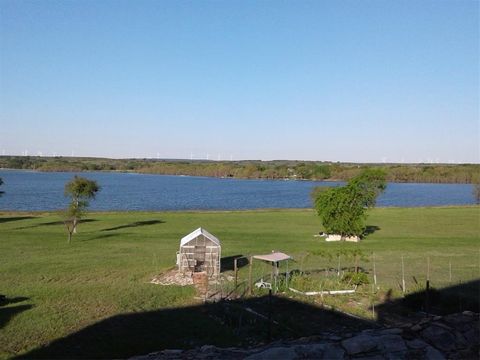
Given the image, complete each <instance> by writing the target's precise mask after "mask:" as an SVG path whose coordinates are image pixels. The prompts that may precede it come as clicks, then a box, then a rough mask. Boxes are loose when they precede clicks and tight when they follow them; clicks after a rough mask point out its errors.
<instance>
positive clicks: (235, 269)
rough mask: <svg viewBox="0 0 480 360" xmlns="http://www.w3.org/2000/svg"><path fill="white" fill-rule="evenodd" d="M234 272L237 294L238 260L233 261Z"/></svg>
mask: <svg viewBox="0 0 480 360" xmlns="http://www.w3.org/2000/svg"><path fill="white" fill-rule="evenodd" d="M233 270H234V271H235V292H237V282H238V267H237V258H235V259H233Z"/></svg>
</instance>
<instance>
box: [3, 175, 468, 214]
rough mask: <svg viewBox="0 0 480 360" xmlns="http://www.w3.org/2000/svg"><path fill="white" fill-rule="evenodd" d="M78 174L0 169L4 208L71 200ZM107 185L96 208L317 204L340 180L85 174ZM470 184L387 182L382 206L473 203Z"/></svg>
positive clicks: (25, 208) (46, 207)
mask: <svg viewBox="0 0 480 360" xmlns="http://www.w3.org/2000/svg"><path fill="white" fill-rule="evenodd" d="M74 175H75V173H42V172H34V171H15V170H0V177H1V178H2V179H3V181H4V185H2V187H1V189H2V190H3V191H5V194H4V195H3V196H2V197H0V210H22V211H36V210H57V209H60V208H62V207H64V206H65V205H66V203H67V200H66V199H65V198H64V196H63V188H64V186H65V183H66V182H67V181H69V180H70V179H71V178H72V177H73V176H74ZM80 175H81V176H84V177H87V178H89V179H93V180H96V181H98V183H99V185H100V186H101V187H102V189H101V191H100V192H99V194H98V196H97V198H96V199H95V200H94V201H92V202H91V204H90V205H91V209H92V210H193V209H210V210H213V209H218V210H229V209H232V210H233V209H259V208H307V207H312V205H311V202H310V197H309V194H310V192H311V190H312V188H313V187H315V186H338V185H341V183H333V182H315V181H282V180H240V179H216V178H206V177H193V176H164V175H143V174H132V173H101V172H89V173H81V174H80ZM472 188H473V187H472V185H470V184H394V183H391V184H388V186H387V190H386V191H385V193H384V194H382V195H381V196H380V198H379V199H378V202H377V205H378V206H401V207H410V206H438V205H466V204H474V197H473V193H472Z"/></svg>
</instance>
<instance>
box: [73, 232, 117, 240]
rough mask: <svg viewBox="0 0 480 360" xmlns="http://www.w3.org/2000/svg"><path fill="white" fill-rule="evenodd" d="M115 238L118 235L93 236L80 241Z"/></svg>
mask: <svg viewBox="0 0 480 360" xmlns="http://www.w3.org/2000/svg"><path fill="white" fill-rule="evenodd" d="M115 236H118V234H102V235H97V236H93V237H91V238H88V239H83V240H82V241H93V240H100V239H107V238H111V237H115Z"/></svg>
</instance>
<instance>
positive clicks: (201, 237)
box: [177, 228, 222, 276]
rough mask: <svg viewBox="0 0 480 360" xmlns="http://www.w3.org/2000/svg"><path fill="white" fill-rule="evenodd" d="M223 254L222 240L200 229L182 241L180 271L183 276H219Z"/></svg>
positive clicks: (178, 260)
mask: <svg viewBox="0 0 480 360" xmlns="http://www.w3.org/2000/svg"><path fill="white" fill-rule="evenodd" d="M221 253H222V247H221V245H220V240H218V238H216V237H215V236H213V235H212V234H210V233H209V232H208V231H207V230H205V229H202V228H198V229H197V230H195V231H193V232H191V233H190V234H188V235H187V236H184V237H183V238H182V239H181V240H180V251H179V252H178V253H177V266H178V270H179V271H180V272H181V273H183V274H185V273H195V272H206V273H207V275H208V276H218V275H219V274H220V258H221Z"/></svg>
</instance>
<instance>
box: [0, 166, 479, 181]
mask: <svg viewBox="0 0 480 360" xmlns="http://www.w3.org/2000/svg"><path fill="white" fill-rule="evenodd" d="M1 171H6V172H10V171H19V172H30V173H39V174H41V173H44V174H52V173H60V174H65V173H72V174H81V173H87V174H89V173H90V174H91V173H101V174H134V175H155V176H176V177H194V178H206V179H220V180H255V181H310V182H318V183H322V182H333V183H342V182H343V183H345V182H347V181H348V179H337V178H329V179H321V180H318V179H297V178H261V177H259V178H247V177H234V176H206V175H189V174H160V173H156V172H138V171H134V170H76V171H72V170H37V169H16V168H3V167H0V172H1ZM387 183H388V184H433V185H435V184H436V185H448V184H450V185H474V184H475V183H474V182H438V181H435V182H434V181H431V182H426V181H420V182H419V181H387Z"/></svg>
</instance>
